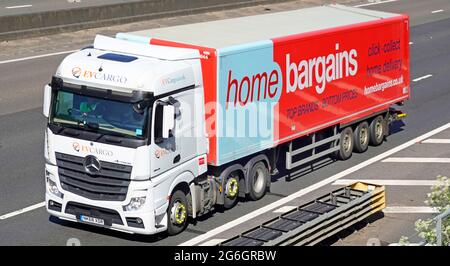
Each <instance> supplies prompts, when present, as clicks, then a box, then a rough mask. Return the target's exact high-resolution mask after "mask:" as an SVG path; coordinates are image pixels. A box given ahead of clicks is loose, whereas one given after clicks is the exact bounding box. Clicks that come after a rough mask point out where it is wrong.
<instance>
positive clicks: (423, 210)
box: [383, 206, 439, 213]
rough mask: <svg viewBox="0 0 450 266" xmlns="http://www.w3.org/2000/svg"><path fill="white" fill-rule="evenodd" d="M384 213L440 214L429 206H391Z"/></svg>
mask: <svg viewBox="0 0 450 266" xmlns="http://www.w3.org/2000/svg"><path fill="white" fill-rule="evenodd" d="M383 212H384V213H439V211H438V210H436V209H435V208H432V207H427V206H418V207H406V206H391V207H386V208H385V209H384V210H383Z"/></svg>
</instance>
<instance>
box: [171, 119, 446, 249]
mask: <svg viewBox="0 0 450 266" xmlns="http://www.w3.org/2000/svg"><path fill="white" fill-rule="evenodd" d="M449 128H450V123H447V124H445V125H443V126H440V127H438V128H436V129H434V130H431V131H429V132H427V133H425V134H423V135H421V136H419V137H417V138H414V139H412V140H410V141H407V142H405V143H403V144H401V145H399V146H397V147H394V148H392V149H390V150H388V151H386V152H384V153H382V154H379V155H377V156H375V157H372V158H371V159H369V160H367V161H364V162H362V163H359V164H357V165H355V166H353V167H351V168H348V169H346V170H344V171H342V172H340V173H337V174H335V175H333V176H330V177H328V178H327V179H324V180H322V181H320V182H317V183H315V184H313V185H311V186H309V187H307V188H303V189H300V190H299V191H297V192H295V193H293V194H291V195H289V196H287V197H284V198H282V199H279V200H277V201H275V202H273V203H271V204H269V205H266V206H264V207H262V208H259V209H257V210H254V211H252V212H250V213H248V214H246V215H244V216H241V217H240V218H238V219H235V220H233V221H230V222H228V223H226V224H224V225H222V226H219V227H216V228H214V229H212V230H211V231H208V232H206V233H204V234H202V235H199V236H197V237H195V238H193V239H191V240H188V241H186V242H183V243H181V244H180V245H179V246H193V245H196V244H198V243H201V242H203V241H205V240H207V239H208V238H211V237H213V236H215V235H217V234H220V233H222V232H224V231H226V230H228V229H230V228H233V227H235V226H237V225H239V224H242V223H244V222H247V221H249V220H251V219H252V218H255V217H256V216H259V215H261V214H263V213H266V212H269V211H271V210H273V209H275V208H278V207H280V206H282V205H285V204H286V203H288V202H290V201H292V200H294V199H296V198H298V197H301V196H303V195H306V194H308V193H310V192H312V191H314V190H316V189H319V188H321V187H323V186H325V185H328V184H330V183H332V182H334V181H336V180H338V179H340V178H342V177H344V176H347V175H349V174H351V173H353V172H356V171H358V170H360V169H362V168H364V167H366V166H368V165H371V164H373V163H375V162H378V161H380V160H382V159H384V158H386V157H389V156H391V155H392V154H394V153H397V152H399V151H401V150H404V149H406V148H408V147H410V146H412V145H414V144H416V143H417V142H420V141H422V140H424V139H428V138H430V137H431V136H433V135H436V134H437V133H439V132H442V131H444V130H446V129H449Z"/></svg>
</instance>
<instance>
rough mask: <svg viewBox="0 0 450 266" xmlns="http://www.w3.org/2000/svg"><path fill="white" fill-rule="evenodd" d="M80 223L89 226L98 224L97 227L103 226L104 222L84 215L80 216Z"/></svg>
mask: <svg viewBox="0 0 450 266" xmlns="http://www.w3.org/2000/svg"><path fill="white" fill-rule="evenodd" d="M80 221H82V222H86V223H91V224H98V225H105V220H103V219H101V218H95V217H89V216H85V215H80Z"/></svg>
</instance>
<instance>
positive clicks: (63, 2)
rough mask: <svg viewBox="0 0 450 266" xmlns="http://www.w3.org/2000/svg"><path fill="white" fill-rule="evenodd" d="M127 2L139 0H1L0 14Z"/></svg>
mask: <svg viewBox="0 0 450 266" xmlns="http://www.w3.org/2000/svg"><path fill="white" fill-rule="evenodd" d="M127 2H128V3H129V2H139V0H1V1H0V16H9V15H22V14H30V13H37V12H45V11H56V10H63V9H71V8H79V7H93V6H104V5H112V4H120V3H127Z"/></svg>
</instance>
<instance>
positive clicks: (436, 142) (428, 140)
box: [422, 139, 450, 144]
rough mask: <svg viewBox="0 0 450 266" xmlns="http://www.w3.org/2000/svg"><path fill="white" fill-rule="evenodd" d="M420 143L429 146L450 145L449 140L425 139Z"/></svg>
mask: <svg viewBox="0 0 450 266" xmlns="http://www.w3.org/2000/svg"><path fill="white" fill-rule="evenodd" d="M422 143H429V144H450V139H426V140H424V141H422Z"/></svg>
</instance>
